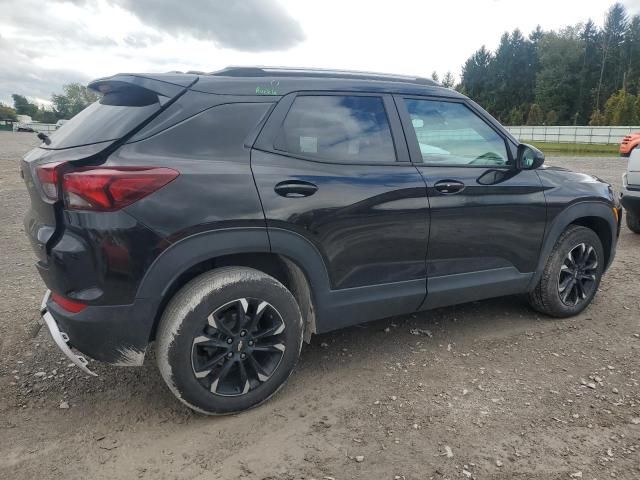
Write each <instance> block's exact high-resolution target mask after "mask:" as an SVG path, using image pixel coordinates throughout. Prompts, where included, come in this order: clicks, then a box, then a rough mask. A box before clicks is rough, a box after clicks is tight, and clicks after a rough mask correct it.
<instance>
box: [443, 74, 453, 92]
mask: <svg viewBox="0 0 640 480" xmlns="http://www.w3.org/2000/svg"><path fill="white" fill-rule="evenodd" d="M455 84H456V80H455V78H453V73H451V72H447V73H445V75H444V77H443V78H442V86H443V87H446V88H453V87H454V86H455Z"/></svg>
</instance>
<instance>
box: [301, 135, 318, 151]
mask: <svg viewBox="0 0 640 480" xmlns="http://www.w3.org/2000/svg"><path fill="white" fill-rule="evenodd" d="M300 152H302V153H318V137H300Z"/></svg>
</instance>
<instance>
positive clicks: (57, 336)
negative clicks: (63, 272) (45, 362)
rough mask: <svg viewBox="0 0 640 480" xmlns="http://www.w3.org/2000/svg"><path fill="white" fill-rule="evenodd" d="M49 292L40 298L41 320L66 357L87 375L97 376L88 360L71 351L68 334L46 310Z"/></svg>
mask: <svg viewBox="0 0 640 480" xmlns="http://www.w3.org/2000/svg"><path fill="white" fill-rule="evenodd" d="M50 294H51V291H50V290H47V293H45V294H44V298H43V299H42V306H41V309H40V315H42V320H43V321H44V323H45V325H46V326H47V328H48V329H49V334H50V335H51V338H53V341H54V342H55V343H56V345H57V346H58V348H59V349H60V351H61V352H62V353H64V354H65V355H66V356H67V358H68V359H69V360H71V361H72V362H73V363H74V364H75V365H76V366H77V367H78V368H79V369H80V370H82V371H83V372H84V373H86V374H88V375H93V376H94V377H97V376H98V375H97V374H96V373H95V372H93V371H92V370H90V369H89V366H88V365H89V362H88V361H87V359H86V358H84V357H83V356H81V355H76V354H75V353H73V351H72V350H71V347H70V346H69V336H68V335H67V334H66V333H65V332H62V331H60V328H59V327H58V323H57V322H56V320H55V319H54V318H53V316H52V315H51V313H49V312H48V311H47V302H48V301H49V295H50Z"/></svg>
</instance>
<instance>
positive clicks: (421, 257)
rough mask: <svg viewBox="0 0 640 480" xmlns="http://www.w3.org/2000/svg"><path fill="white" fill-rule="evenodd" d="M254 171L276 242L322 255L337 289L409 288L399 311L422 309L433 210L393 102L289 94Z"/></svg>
mask: <svg viewBox="0 0 640 480" xmlns="http://www.w3.org/2000/svg"><path fill="white" fill-rule="evenodd" d="M251 164H252V169H253V173H254V176H255V179H256V183H257V186H258V191H259V194H260V198H261V200H262V204H263V208H264V212H265V216H266V221H267V225H268V227H269V231H270V235H271V238H272V242H273V240H274V236H273V235H272V234H271V232H273V231H274V230H275V229H279V230H286V231H288V232H292V233H295V234H296V235H297V236H302V237H304V238H305V239H306V240H307V241H308V242H310V243H311V244H312V245H313V246H315V248H316V249H317V250H318V251H319V252H320V253H321V255H322V258H323V261H324V264H325V266H326V268H327V271H328V274H329V277H330V283H331V286H330V287H331V289H332V290H346V289H353V288H355V287H362V289H361V290H358V292H360V293H358V295H362V296H365V295H366V294H367V288H368V287H371V286H379V285H385V284H397V285H406V288H407V291H408V292H410V293H408V294H407V296H406V297H405V298H404V299H403V300H404V302H403V304H402V306H399V307H398V308H401V309H404V310H406V311H412V310H414V309H415V308H417V307H418V305H419V304H420V303H421V301H422V297H424V293H425V286H424V284H425V275H426V270H425V258H426V253H427V236H428V202H427V196H426V187H425V183H424V181H423V179H422V177H421V175H420V173H419V172H418V171H417V169H416V167H415V166H413V165H412V164H411V162H410V161H409V157H408V152H407V149H406V143H405V141H404V136H403V134H402V129H401V126H400V123H399V119H398V116H397V111H396V108H395V105H394V103H393V99H392V98H391V97H390V96H385V95H380V94H364V93H363V94H354V93H317V92H316V93H299V94H290V95H289V96H287V97H285V98H283V99H282V100H281V102H280V103H279V104H278V105H277V107H276V109H275V110H274V112H273V114H272V115H271V117H270V118H269V120H268V122H267V125H266V126H265V128H264V129H263V132H262V133H261V135H260V137H259V139H258V141H257V142H256V144H255V146H254V151H253V153H252V156H251ZM354 292H356V291H355V290H354ZM369 293H370V292H369ZM356 301H357V300H356ZM341 321H343V322H345V324H346V323H349V322H350V319H349V318H344V319H342V320H341ZM354 321H355V320H352V321H351V322H350V323H353V322H354ZM343 325H344V324H343ZM343 325H335V326H336V327H337V326H343Z"/></svg>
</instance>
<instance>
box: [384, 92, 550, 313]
mask: <svg viewBox="0 0 640 480" xmlns="http://www.w3.org/2000/svg"><path fill="white" fill-rule="evenodd" d="M396 102H397V105H398V108H399V111H400V114H401V117H402V119H403V125H404V128H405V133H406V134H407V139H408V142H409V150H410V152H411V157H412V160H413V161H414V163H415V164H416V165H417V166H418V170H419V171H420V173H421V174H422V176H423V178H424V180H425V182H426V184H427V193H428V196H429V203H430V209H431V210H430V213H431V229H430V236H429V249H428V255H427V276H428V282H427V290H428V293H427V301H426V303H425V305H424V306H425V307H433V306H441V305H448V304H454V303H461V302H464V301H471V300H477V299H480V298H488V297H492V296H497V295H507V294H511V293H520V292H522V291H525V290H526V289H527V287H528V285H529V281H530V280H531V278H532V274H533V272H534V271H535V269H536V267H537V264H538V258H539V254H540V247H541V245H542V239H543V235H544V229H545V224H546V202H545V197H544V193H543V187H542V183H541V181H540V179H539V177H538V174H537V173H536V171H535V170H517V169H516V168H515V161H514V160H515V159H514V154H513V149H512V148H511V147H512V146H511V145H510V144H509V140H507V139H506V138H505V136H503V134H502V133H501V132H500V131H499V129H497V128H496V127H495V126H493V125H491V124H490V122H489V121H488V119H485V118H483V116H482V114H481V112H479V111H476V110H475V109H474V108H473V107H472V106H470V105H469V104H468V103H467V102H466V101H464V100H443V99H441V98H424V97H402V98H400V97H398V98H396Z"/></svg>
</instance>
